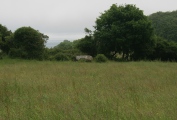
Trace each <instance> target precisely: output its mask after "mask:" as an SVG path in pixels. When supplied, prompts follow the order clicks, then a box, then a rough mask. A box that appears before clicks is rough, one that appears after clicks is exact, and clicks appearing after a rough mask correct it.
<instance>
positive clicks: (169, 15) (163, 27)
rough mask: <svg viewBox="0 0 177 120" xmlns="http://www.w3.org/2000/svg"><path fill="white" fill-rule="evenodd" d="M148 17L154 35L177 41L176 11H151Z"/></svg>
mask: <svg viewBox="0 0 177 120" xmlns="http://www.w3.org/2000/svg"><path fill="white" fill-rule="evenodd" d="M149 19H150V20H151V21H152V26H153V27H154V31H155V34H156V35H158V36H160V37H163V38H165V39H167V40H169V41H175V42H177V34H176V33H177V22H176V20H177V11H172V12H157V13H153V14H151V15H150V16H149Z"/></svg>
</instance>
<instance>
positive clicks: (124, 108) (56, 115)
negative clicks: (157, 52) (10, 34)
mask: <svg viewBox="0 0 177 120" xmlns="http://www.w3.org/2000/svg"><path fill="white" fill-rule="evenodd" d="M176 68H177V63H168V62H167V63H163V62H125V63H124V62H121V63H118V62H107V63H101V64H100V63H81V62H47V61H44V62H41V61H22V60H1V61H0V120H59V119H64V120H65V119H66V120H79V119H81V120H83V119H84V120H87V119H88V120H93V119H94V120H97V119H103V120H104V119H105V120H108V119H109V120H130V119H131V120H132V119H135V120H136V119H139V120H150V119H153V120H159V119H162V120H167V119H169V120H176V119H177V69H176Z"/></svg>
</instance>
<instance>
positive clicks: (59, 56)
mask: <svg viewBox="0 0 177 120" xmlns="http://www.w3.org/2000/svg"><path fill="white" fill-rule="evenodd" d="M54 58H55V59H56V60H57V61H68V60H69V57H68V56H67V55H65V54H63V53H58V54H56V55H55V57H54Z"/></svg>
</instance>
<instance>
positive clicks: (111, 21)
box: [94, 4, 153, 59]
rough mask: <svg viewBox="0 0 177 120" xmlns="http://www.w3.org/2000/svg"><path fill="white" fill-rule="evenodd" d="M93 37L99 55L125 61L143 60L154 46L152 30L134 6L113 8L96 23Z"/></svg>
mask: <svg viewBox="0 0 177 120" xmlns="http://www.w3.org/2000/svg"><path fill="white" fill-rule="evenodd" d="M94 27H95V31H94V37H95V40H96V41H97V48H98V52H99V53H103V54H105V55H106V56H107V57H113V56H114V55H115V54H117V53H122V57H123V58H124V59H144V58H145V57H146V56H147V54H149V52H150V51H151V50H150V47H151V46H152V45H153V39H152V36H153V28H152V26H151V22H150V21H149V20H148V18H147V16H145V15H144V14H143V11H142V10H140V9H139V8H137V7H136V6H135V5H121V6H117V5H116V4H113V5H112V6H111V8H110V9H109V10H107V11H105V12H104V13H102V14H101V16H99V17H98V18H97V20H96V25H95V26H94Z"/></svg>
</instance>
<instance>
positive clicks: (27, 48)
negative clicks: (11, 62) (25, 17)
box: [10, 27, 48, 59]
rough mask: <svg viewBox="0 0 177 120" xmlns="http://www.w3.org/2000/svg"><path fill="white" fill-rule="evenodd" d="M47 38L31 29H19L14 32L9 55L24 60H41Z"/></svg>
mask: <svg viewBox="0 0 177 120" xmlns="http://www.w3.org/2000/svg"><path fill="white" fill-rule="evenodd" d="M47 39H48V36H46V35H44V34H42V33H40V32H39V31H37V30H35V29H33V28H31V27H21V28H19V29H17V30H16V31H15V32H14V40H13V43H14V46H13V48H11V51H10V52H11V53H10V55H11V56H13V57H20V58H25V59H42V58H43V53H44V48H45V45H44V43H45V42H46V40H47Z"/></svg>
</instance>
